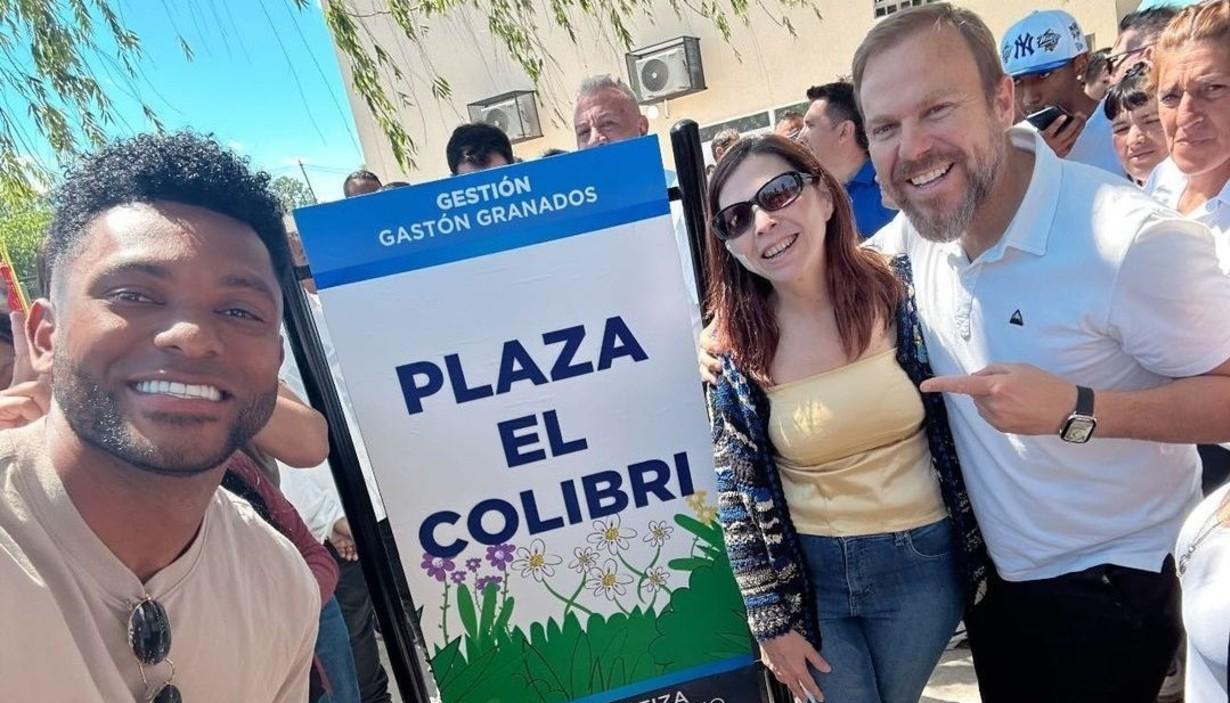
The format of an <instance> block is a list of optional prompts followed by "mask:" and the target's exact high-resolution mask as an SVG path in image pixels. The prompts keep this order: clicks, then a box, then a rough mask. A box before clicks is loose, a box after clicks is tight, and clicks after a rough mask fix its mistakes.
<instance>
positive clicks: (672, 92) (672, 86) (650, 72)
mask: <svg viewBox="0 0 1230 703" xmlns="http://www.w3.org/2000/svg"><path fill="white" fill-rule="evenodd" d="M627 63H628V82H629V84H630V85H631V86H632V90H633V91H635V92H636V95H637V98H638V99H639V101H640V102H641V103H642V104H645V103H655V102H661V101H663V100H666V99H667V98H675V97H679V96H682V95H686V94H688V93H694V92H696V91H698V90H704V89H705V72H704V69H702V68H701V62H700V40H698V39H697V38H696V37H678V38H675V39H671V40H670V41H666V42H662V43H660V44H655V45H654V46H650V47H646V48H644V49H638V50H636V51H633V52H631V53H629V54H628V55H627Z"/></svg>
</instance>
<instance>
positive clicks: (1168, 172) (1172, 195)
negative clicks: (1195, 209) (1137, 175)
mask: <svg viewBox="0 0 1230 703" xmlns="http://www.w3.org/2000/svg"><path fill="white" fill-rule="evenodd" d="M1187 180H1188V179H1187V174H1186V173H1183V171H1181V170H1179V165H1178V164H1176V163H1175V162H1174V157H1170V156H1168V157H1166V160H1165V161H1163V162H1161V163H1160V164H1158V165H1157V166H1155V167H1154V172H1153V174H1151V176H1150V183H1152V185H1153V187H1152V190H1151V191H1149V194H1150V195H1152V196H1153V197H1154V198H1156V199H1157V200H1160V201H1161V202H1162V204H1163V205H1165V206H1166V207H1169V208H1171V209H1178V207H1179V198H1181V197H1183V191H1185V190H1187ZM1149 185H1150V184H1149V183H1146V184H1145V187H1146V188H1148V187H1149ZM1218 207H1230V180H1227V181H1226V183H1225V185H1223V186H1222V187H1221V191H1219V192H1218V193H1217V194H1216V195H1214V196H1213V197H1211V198H1209V200H1208V202H1207V203H1205V205H1204V206H1203V208H1202V210H1201V212H1204V213H1209V212H1214V211H1216V210H1217V208H1218ZM1191 216H1193V217H1195V216H1198V215H1197V214H1196V213H1193V215H1191Z"/></svg>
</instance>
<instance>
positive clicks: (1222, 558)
mask: <svg viewBox="0 0 1230 703" xmlns="http://www.w3.org/2000/svg"><path fill="white" fill-rule="evenodd" d="M1227 493H1230V484H1227V485H1225V486H1222V487H1221V488H1219V489H1217V490H1216V491H1214V492H1213V494H1212V495H1210V496H1209V497H1208V498H1205V499H1204V502H1202V503H1201V504H1200V505H1199V506H1197V507H1196V509H1195V510H1194V511H1193V512H1192V514H1191V517H1189V518H1188V519H1187V523H1186V524H1184V525H1183V531H1182V532H1180V533H1179V542H1178V545H1177V546H1176V547H1175V554H1178V555H1180V556H1182V555H1184V554H1187V553H1188V550H1189V549H1191V548H1192V545H1193V544H1194V543H1195V542H1196V540H1197V539H1201V542H1200V544H1199V545H1196V547H1195V549H1194V550H1192V551H1191V553H1190V558H1189V559H1188V560H1187V568H1186V569H1185V570H1184V572H1183V574H1182V576H1180V577H1179V578H1180V579H1181V581H1182V584H1183V624H1184V626H1185V627H1186V629H1187V683H1186V684H1185V689H1186V691H1185V693H1184V695H1185V700H1186V701H1187V703H1225V701H1226V656H1227V652H1226V650H1227V647H1230V599H1227V598H1226V589H1227V584H1230V527H1227V526H1226V525H1224V524H1223V525H1221V526H1220V527H1218V526H1216V517H1214V516H1215V514H1216V512H1217V508H1218V506H1220V505H1221V503H1222V501H1223V500H1224V499H1225V498H1226V494H1227ZM1202 536H1203V537H1202Z"/></svg>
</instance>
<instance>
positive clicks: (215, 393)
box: [136, 381, 222, 402]
mask: <svg viewBox="0 0 1230 703" xmlns="http://www.w3.org/2000/svg"><path fill="white" fill-rule="evenodd" d="M136 389H137V392H138V393H146V394H149V395H155V394H157V395H169V396H171V397H173V398H188V399H192V400H212V401H215V402H217V401H219V400H222V391H220V390H218V389H217V388H214V387H213V386H197V385H191V384H187V383H175V382H174V381H141V382H140V383H138V384H137V385H136Z"/></svg>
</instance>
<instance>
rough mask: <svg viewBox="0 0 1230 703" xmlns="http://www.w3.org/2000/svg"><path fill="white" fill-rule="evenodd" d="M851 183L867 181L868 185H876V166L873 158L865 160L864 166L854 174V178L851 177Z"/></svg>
mask: <svg viewBox="0 0 1230 703" xmlns="http://www.w3.org/2000/svg"><path fill="white" fill-rule="evenodd" d="M850 182H851V183H865V184H867V185H875V182H876V168H875V166H873V165H872V164H871V159H870V158H867V159H864V160H863V166H862V168H860V169H859V170H858V172H857V173H855V174H854V178H851V179H850Z"/></svg>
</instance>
